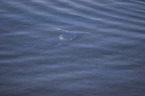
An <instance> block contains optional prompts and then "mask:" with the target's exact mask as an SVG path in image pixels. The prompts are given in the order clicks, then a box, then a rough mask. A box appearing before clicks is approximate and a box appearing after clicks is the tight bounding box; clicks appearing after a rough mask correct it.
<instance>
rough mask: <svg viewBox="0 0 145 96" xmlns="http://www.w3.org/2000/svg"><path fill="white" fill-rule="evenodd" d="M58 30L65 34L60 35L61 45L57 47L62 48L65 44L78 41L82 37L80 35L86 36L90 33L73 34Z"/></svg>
mask: <svg viewBox="0 0 145 96" xmlns="http://www.w3.org/2000/svg"><path fill="white" fill-rule="evenodd" d="M56 30H59V31H62V32H63V33H62V34H61V35H59V40H60V41H61V42H60V43H59V44H57V45H56V46H60V45H62V44H64V43H68V42H70V41H72V40H76V39H77V38H78V37H79V36H80V35H79V34H82V33H83V34H84V33H87V34H89V32H72V31H67V30H63V29H60V28H56Z"/></svg>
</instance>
